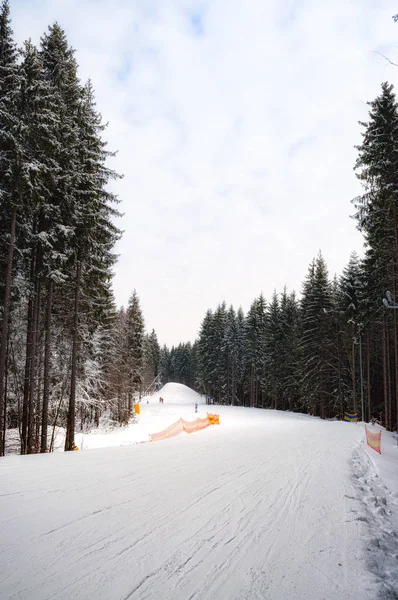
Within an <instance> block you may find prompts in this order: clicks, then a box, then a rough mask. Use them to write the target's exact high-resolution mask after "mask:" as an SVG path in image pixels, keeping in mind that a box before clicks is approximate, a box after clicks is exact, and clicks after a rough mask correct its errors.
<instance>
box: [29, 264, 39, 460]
mask: <svg viewBox="0 0 398 600" xmlns="http://www.w3.org/2000/svg"><path fill="white" fill-rule="evenodd" d="M36 266H37V268H38V263H37V265H36ZM35 287H36V290H35V297H34V300H33V324H32V353H31V370H30V386H29V403H28V444H27V449H26V450H27V453H28V454H33V452H34V451H35V446H36V443H35V442H36V439H35V438H36V436H35V427H34V417H35V399H36V390H37V355H38V351H37V350H38V332H39V315H40V295H41V280H40V277H39V276H38V273H37V271H36V286H35Z"/></svg>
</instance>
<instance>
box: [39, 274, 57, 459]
mask: <svg viewBox="0 0 398 600" xmlns="http://www.w3.org/2000/svg"><path fill="white" fill-rule="evenodd" d="M53 285H54V284H53V281H52V279H50V280H49V282H48V289H47V310H46V338H45V342H44V344H45V348H44V382H43V409H42V417H41V446H40V452H47V429H48V402H49V397H50V367H51V365H50V359H51V313H52V297H53Z"/></svg>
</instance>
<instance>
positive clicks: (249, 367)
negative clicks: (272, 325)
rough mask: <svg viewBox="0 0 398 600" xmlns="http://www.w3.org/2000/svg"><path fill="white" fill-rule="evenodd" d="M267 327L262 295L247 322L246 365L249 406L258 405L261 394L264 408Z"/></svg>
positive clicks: (248, 314) (248, 315)
mask: <svg viewBox="0 0 398 600" xmlns="http://www.w3.org/2000/svg"><path fill="white" fill-rule="evenodd" d="M266 327H267V314H266V302H265V299H264V297H263V295H262V294H261V295H260V297H259V298H258V299H256V300H255V301H254V302H253V304H252V305H251V307H250V309H249V312H248V313H247V316H246V322H245V364H246V373H247V381H248V386H249V389H248V392H249V406H257V405H258V401H259V395H260V393H261V397H262V398H261V406H264V391H265V363H266V359H265V343H266Z"/></svg>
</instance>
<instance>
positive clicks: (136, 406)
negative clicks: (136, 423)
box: [134, 404, 141, 415]
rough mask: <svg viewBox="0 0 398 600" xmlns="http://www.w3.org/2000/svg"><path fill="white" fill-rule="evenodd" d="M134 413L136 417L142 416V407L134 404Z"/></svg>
mask: <svg viewBox="0 0 398 600" xmlns="http://www.w3.org/2000/svg"><path fill="white" fill-rule="evenodd" d="M134 411H135V414H136V415H140V414H141V406H140V405H139V404H134Z"/></svg>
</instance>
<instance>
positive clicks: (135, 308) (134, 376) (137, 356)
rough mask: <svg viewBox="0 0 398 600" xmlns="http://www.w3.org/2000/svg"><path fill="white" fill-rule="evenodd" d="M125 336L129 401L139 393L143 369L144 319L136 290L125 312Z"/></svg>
mask: <svg viewBox="0 0 398 600" xmlns="http://www.w3.org/2000/svg"><path fill="white" fill-rule="evenodd" d="M126 317H127V318H126V327H127V331H126V335H127V343H128V352H129V369H128V372H129V400H130V410H131V405H132V401H133V396H134V394H135V393H136V392H141V391H142V390H141V388H142V380H143V367H144V317H143V315H142V311H141V307H140V301H139V298H138V295H137V292H136V290H134V291H133V293H132V295H131V296H130V299H129V303H128V306H127V311H126Z"/></svg>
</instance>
